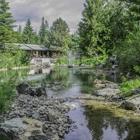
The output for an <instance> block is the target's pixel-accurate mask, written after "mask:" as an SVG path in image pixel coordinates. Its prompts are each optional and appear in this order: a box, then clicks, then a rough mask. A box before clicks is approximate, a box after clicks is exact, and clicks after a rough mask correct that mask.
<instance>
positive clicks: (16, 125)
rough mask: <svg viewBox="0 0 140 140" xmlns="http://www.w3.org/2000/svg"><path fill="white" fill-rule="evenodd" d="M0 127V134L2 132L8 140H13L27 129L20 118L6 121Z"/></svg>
mask: <svg viewBox="0 0 140 140" xmlns="http://www.w3.org/2000/svg"><path fill="white" fill-rule="evenodd" d="M0 125H1V126H0V132H3V134H4V135H5V136H6V137H7V138H8V140H15V139H16V138H17V136H18V135H20V134H22V133H24V132H25V130H26V128H27V127H26V125H25V124H23V123H22V120H21V119H20V118H14V119H11V120H7V121H5V122H4V123H1V124H0Z"/></svg>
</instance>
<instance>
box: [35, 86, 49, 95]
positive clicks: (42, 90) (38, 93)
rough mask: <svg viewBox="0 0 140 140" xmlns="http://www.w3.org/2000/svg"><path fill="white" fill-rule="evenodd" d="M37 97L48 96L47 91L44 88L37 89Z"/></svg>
mask: <svg viewBox="0 0 140 140" xmlns="http://www.w3.org/2000/svg"><path fill="white" fill-rule="evenodd" d="M34 94H35V95H36V96H38V97H39V96H42V95H47V94H46V89H45V88H44V87H39V88H36V90H35V93H34Z"/></svg>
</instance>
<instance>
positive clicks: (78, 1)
mask: <svg viewBox="0 0 140 140" xmlns="http://www.w3.org/2000/svg"><path fill="white" fill-rule="evenodd" d="M7 1H8V2H9V6H10V8H11V9H10V11H11V12H12V15H13V17H14V19H15V20H17V25H21V26H22V27H24V26H25V23H26V21H27V19H28V18H30V19H31V22H32V26H33V28H34V29H35V30H37V31H38V30H39V27H40V24H41V19H42V17H43V16H44V17H45V19H46V20H47V21H48V22H49V26H51V25H52V23H53V21H55V20H56V19H57V18H59V17H61V18H62V19H63V20H65V21H66V22H67V23H68V25H69V27H70V31H71V32H75V31H76V29H77V24H78V23H79V21H80V20H81V17H82V15H81V12H82V10H83V9H84V6H83V3H84V1H85V0H7Z"/></svg>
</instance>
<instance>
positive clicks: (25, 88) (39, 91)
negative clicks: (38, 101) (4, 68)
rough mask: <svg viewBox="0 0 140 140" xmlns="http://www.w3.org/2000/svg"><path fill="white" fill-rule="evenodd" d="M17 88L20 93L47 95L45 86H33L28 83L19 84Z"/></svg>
mask: <svg viewBox="0 0 140 140" xmlns="http://www.w3.org/2000/svg"><path fill="white" fill-rule="evenodd" d="M16 89H17V91H18V93H19V94H28V95H31V96H37V97H39V96H42V95H45V96H46V95H47V93H46V89H45V88H44V87H37V88H32V87H30V86H29V85H28V84H26V83H22V84H19V85H18V86H17V87H16Z"/></svg>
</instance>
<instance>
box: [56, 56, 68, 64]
mask: <svg viewBox="0 0 140 140" xmlns="http://www.w3.org/2000/svg"><path fill="white" fill-rule="evenodd" d="M68 63H69V62H68V57H67V56H66V55H62V56H61V57H60V58H58V60H57V61H56V63H55V64H56V65H58V66H59V65H60V66H62V65H68Z"/></svg>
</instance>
